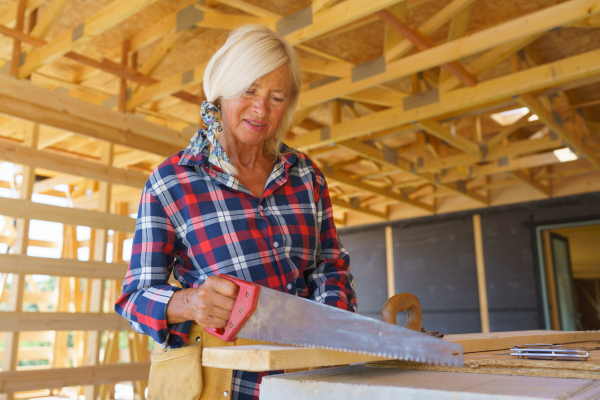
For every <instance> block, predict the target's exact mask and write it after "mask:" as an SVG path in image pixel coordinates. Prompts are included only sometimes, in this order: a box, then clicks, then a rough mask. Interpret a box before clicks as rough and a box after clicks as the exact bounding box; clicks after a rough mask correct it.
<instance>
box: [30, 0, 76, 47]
mask: <svg viewBox="0 0 600 400" xmlns="http://www.w3.org/2000/svg"><path fill="white" fill-rule="evenodd" d="M67 4H69V0H52V2H51V3H50V4H49V5H48V7H47V8H46V10H45V11H44V14H42V16H41V18H40V19H39V20H38V22H37V24H35V27H34V28H33V30H32V31H31V33H30V35H31V36H33V37H36V38H41V39H42V38H44V36H46V34H47V33H48V31H49V30H50V29H51V28H52V26H53V25H54V23H55V22H56V20H58V18H59V17H60V16H61V14H62V12H63V10H64V9H65V8H66V6H67Z"/></svg>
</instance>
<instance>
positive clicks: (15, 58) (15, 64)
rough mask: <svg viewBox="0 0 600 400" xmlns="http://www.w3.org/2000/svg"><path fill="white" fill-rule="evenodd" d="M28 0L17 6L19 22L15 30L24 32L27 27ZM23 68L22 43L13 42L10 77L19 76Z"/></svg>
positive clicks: (21, 1)
mask: <svg viewBox="0 0 600 400" xmlns="http://www.w3.org/2000/svg"><path fill="white" fill-rule="evenodd" d="M26 8H27V0H19V4H18V5H17V20H16V23H15V30H17V31H19V32H22V31H23V28H24V27H25V9H26ZM20 66H21V41H19V40H17V39H14V40H13V49H12V58H11V60H10V76H15V77H18V76H19V67H20Z"/></svg>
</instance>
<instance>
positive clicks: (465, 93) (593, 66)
mask: <svg viewBox="0 0 600 400" xmlns="http://www.w3.org/2000/svg"><path fill="white" fill-rule="evenodd" d="M599 1H600V0H599ZM438 47H441V46H438ZM421 54H422V53H421ZM596 74H600V50H594V51H591V52H588V53H583V54H580V55H577V56H573V57H568V58H565V59H562V60H559V61H555V62H552V63H548V64H544V65H541V66H538V67H534V68H530V69H527V70H523V71H519V72H516V73H514V74H510V75H507V76H503V77H500V78H496V79H491V80H488V81H485V82H481V83H479V84H478V85H477V86H476V87H473V88H469V87H465V88H461V89H456V90H453V91H451V92H448V93H444V94H440V96H439V101H438V102H434V103H432V104H429V105H424V106H421V107H417V108H415V109H411V110H408V111H405V110H404V108H403V107H394V108H390V109H388V110H384V111H380V112H377V113H373V114H371V115H367V116H364V117H361V118H356V119H353V120H351V121H345V122H342V123H340V124H335V125H332V126H330V127H329V133H330V135H329V137H328V138H322V136H321V130H313V131H310V132H309V133H307V134H304V135H299V136H297V137H296V143H297V147H298V148H299V149H300V150H310V149H313V148H317V147H321V146H324V145H327V144H329V143H332V142H340V141H342V140H348V139H354V138H357V137H359V136H362V135H365V134H367V133H371V132H373V131H376V130H383V129H389V128H393V127H396V126H401V125H405V124H408V123H412V122H414V121H421V120H426V119H431V118H435V117H439V116H442V115H445V114H448V113H451V112H455V111H458V110H462V109H465V108H470V107H477V106H481V105H484V104H489V103H493V102H495V101H498V100H502V99H507V98H510V97H512V96H515V95H519V94H524V93H529V92H533V91H535V90H540V89H545V88H547V87H549V86H556V85H560V84H562V83H564V82H567V81H572V80H576V79H581V78H584V77H588V76H592V75H596ZM318 89H319V88H317V89H313V90H318Z"/></svg>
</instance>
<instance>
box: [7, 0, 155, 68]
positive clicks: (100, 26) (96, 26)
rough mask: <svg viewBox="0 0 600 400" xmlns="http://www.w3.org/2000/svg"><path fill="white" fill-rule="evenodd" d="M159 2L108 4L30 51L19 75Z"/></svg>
mask: <svg viewBox="0 0 600 400" xmlns="http://www.w3.org/2000/svg"><path fill="white" fill-rule="evenodd" d="M156 1H157V0H130V1H126V2H120V1H119V2H112V3H110V4H108V5H107V6H105V7H104V8H103V9H101V10H100V11H99V12H97V13H96V14H94V15H92V16H91V17H89V18H87V19H86V20H85V21H84V22H82V23H81V24H79V25H77V26H76V27H74V28H72V29H68V30H66V31H65V32H63V33H62V34H60V35H59V36H57V37H56V38H55V39H54V40H52V41H51V42H50V43H48V44H46V45H44V46H43V47H41V48H39V49H37V50H35V51H34V52H32V53H31V54H29V55H28V56H27V58H26V60H25V64H23V66H22V67H21V69H20V71H19V77H20V78H25V77H27V76H29V75H31V73H32V72H34V71H35V70H36V69H38V68H39V67H41V66H42V65H45V64H48V63H50V62H52V61H54V60H56V59H57V58H59V57H61V56H63V55H65V54H66V53H68V52H70V51H71V50H73V49H75V48H77V47H79V46H81V45H82V44H83V43H86V42H88V41H89V40H91V39H92V38H94V37H95V36H98V35H100V34H102V33H103V32H105V31H106V30H108V29H110V28H112V27H113V26H115V25H117V24H119V23H121V22H122V21H124V20H126V19H127V18H129V17H131V16H132V15H133V14H135V13H137V12H138V11H140V10H142V9H143V8H145V7H147V6H149V5H151V4H153V3H155V2H156Z"/></svg>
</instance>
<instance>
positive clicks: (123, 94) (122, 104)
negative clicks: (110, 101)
mask: <svg viewBox="0 0 600 400" xmlns="http://www.w3.org/2000/svg"><path fill="white" fill-rule="evenodd" d="M129 47H130V45H129V40H124V41H123V44H122V45H121V65H122V66H124V67H126V66H127V59H128V57H129ZM126 110H127V79H124V78H121V79H119V111H123V112H125V111H126Z"/></svg>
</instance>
